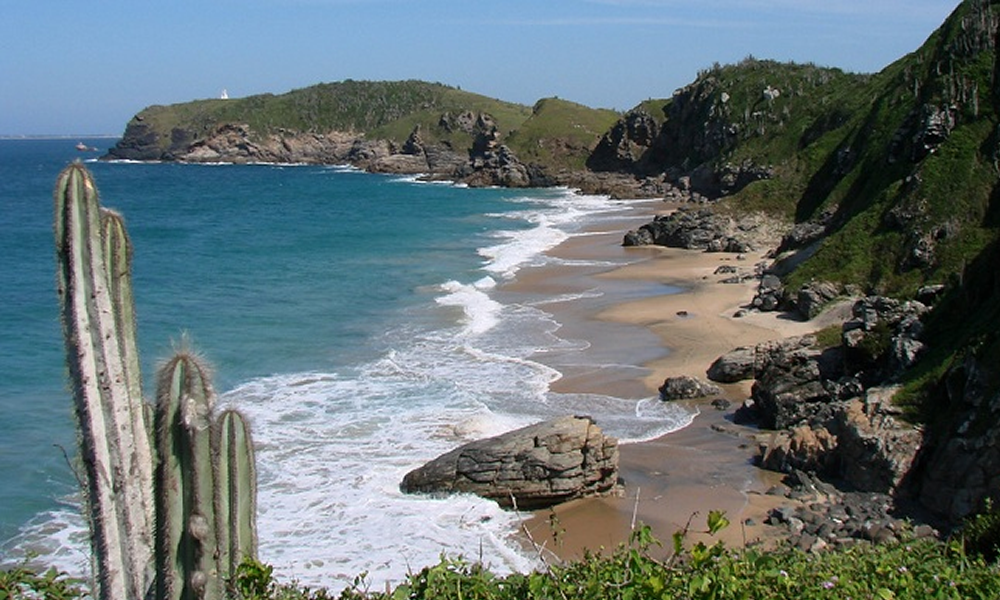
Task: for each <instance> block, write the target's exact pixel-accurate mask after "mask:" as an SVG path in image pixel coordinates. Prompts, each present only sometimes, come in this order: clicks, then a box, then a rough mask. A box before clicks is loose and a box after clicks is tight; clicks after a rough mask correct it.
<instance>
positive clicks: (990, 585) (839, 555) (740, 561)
mask: <svg viewBox="0 0 1000 600" xmlns="http://www.w3.org/2000/svg"><path fill="white" fill-rule="evenodd" d="M726 525H728V521H726V519H725V516H724V515H722V514H721V513H717V512H713V513H711V514H710V517H709V521H708V530H707V533H716V532H717V531H718V530H719V529H721V528H723V527H725V526H726ZM685 542H686V536H685V534H684V533H683V532H679V533H677V534H675V535H674V537H673V544H672V548H671V549H670V550H669V551H668V550H667V549H664V548H662V546H661V544H660V542H659V541H658V540H656V539H655V538H654V537H653V536H652V534H651V532H650V529H649V528H648V527H646V526H640V527H639V528H637V529H636V530H635V531H634V532H633V534H632V536H631V539H630V540H629V543H628V544H622V545H621V546H619V547H618V548H617V549H616V550H614V552H612V553H610V554H607V555H598V554H588V555H587V556H586V557H585V558H583V559H582V560H579V561H575V562H571V563H568V564H564V565H558V566H556V565H553V566H550V567H548V568H547V569H546V570H544V571H540V572H535V573H530V574H521V573H515V574H511V575H507V576H505V577H501V576H497V575H495V574H493V573H491V572H490V571H489V570H488V569H486V568H485V567H483V566H482V565H481V564H478V563H473V562H468V561H466V560H464V559H462V558H444V557H443V558H442V559H441V562H439V563H438V564H437V565H434V566H431V567H426V568H424V569H422V570H420V571H419V572H417V573H413V574H411V575H410V576H409V577H407V579H406V581H405V582H403V583H402V584H401V585H399V586H398V587H396V588H395V589H394V590H389V589H387V590H385V591H373V590H370V589H369V587H368V581H367V579H366V577H365V576H364V575H362V576H359V577H357V578H356V579H355V580H354V581H353V583H352V584H351V585H350V586H349V587H348V588H347V589H345V590H343V591H342V592H340V593H339V594H335V593H332V592H329V591H327V590H323V589H318V590H312V589H308V588H303V587H300V586H297V585H295V584H294V583H293V584H279V583H278V582H277V581H276V579H275V577H274V569H273V568H272V567H271V566H269V565H266V564H262V563H260V562H257V561H255V560H253V559H250V558H247V559H245V560H244V561H243V563H242V564H241V565H240V567H239V569H238V571H237V576H236V578H235V579H234V580H233V581H230V585H229V597H231V598H233V599H235V600H333V599H335V598H337V599H339V600H422V599H426V600H431V599H433V600H448V599H455V600H459V599H461V600H472V599H483V600H507V599H510V600H515V599H523V598H538V599H552V600H567V599H583V600H586V599H590V598H593V599H595V600H596V599H601V600H604V599H622V600H630V599H636V600H638V599H644V598H658V599H685V600H727V599H733V600H737V599H746V600H749V599H755V600H761V599H767V598H774V599H779V598H797V599H798V600H812V599H824V598H830V599H838V600H844V599H848V598H850V599H853V600H861V599H874V600H906V599H913V600H918V599H919V600H925V599H954V600H967V599H982V600H986V599H996V598H1000V564H998V563H997V562H996V561H995V560H993V561H988V560H987V559H986V558H984V556H983V555H980V554H973V553H972V550H973V549H972V547H969V549H968V551H967V549H966V546H967V544H966V543H964V542H963V540H962V538H957V539H956V540H955V541H952V542H940V541H936V540H929V539H923V540H908V541H907V540H904V541H902V542H900V543H897V544H891V545H880V546H874V545H871V544H868V543H859V544H857V545H855V546H853V547H850V548H842V549H840V550H836V551H830V552H822V553H819V554H805V553H803V552H801V551H798V550H796V549H793V548H787V547H785V548H779V549H777V550H772V551H762V550H758V549H745V550H733V549H727V548H726V547H725V546H723V544H722V543H716V544H713V545H708V544H705V543H703V542H698V543H696V544H694V545H689V544H686V543H685ZM668 554H669V558H658V557H659V556H666V555H668ZM83 597H86V594H85V592H83V591H82V590H81V588H79V587H78V586H77V582H74V581H73V580H71V579H68V578H66V577H65V576H64V575H62V574H59V573H56V572H55V571H53V570H50V571H48V572H47V573H43V574H38V573H35V572H33V571H31V570H30V569H27V568H25V567H17V568H15V569H12V570H9V571H0V600H7V599H15V598H32V599H35V598H37V599H44V600H59V599H69V598H83Z"/></svg>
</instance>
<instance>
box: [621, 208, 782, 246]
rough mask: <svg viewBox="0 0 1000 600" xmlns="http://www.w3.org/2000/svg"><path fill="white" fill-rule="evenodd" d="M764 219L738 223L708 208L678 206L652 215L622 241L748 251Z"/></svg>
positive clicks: (630, 244)
mask: <svg viewBox="0 0 1000 600" xmlns="http://www.w3.org/2000/svg"><path fill="white" fill-rule="evenodd" d="M761 228H766V225H765V224H764V223H755V224H752V225H750V224H744V225H742V226H741V225H740V224H738V223H737V222H736V221H734V220H733V219H731V218H729V217H725V216H722V215H717V214H715V213H714V212H712V211H711V210H708V209H697V210H696V209H691V208H681V209H678V210H676V211H674V212H672V213H670V214H669V215H661V216H658V217H656V218H655V219H654V220H653V221H652V222H650V223H646V224H645V225H643V226H642V227H640V228H639V229H638V230H634V231H630V232H628V233H627V234H626V235H625V238H624V240H623V242H622V243H623V245H625V246H637V245H648V244H655V245H658V246H667V247H670V248H686V249H688V250H705V251H707V252H731V253H737V254H739V253H746V252H751V251H752V250H753V248H754V243H753V240H752V239H751V238H755V237H758V236H759V232H758V229H761Z"/></svg>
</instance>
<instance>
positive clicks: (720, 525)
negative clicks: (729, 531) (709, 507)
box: [708, 510, 729, 535]
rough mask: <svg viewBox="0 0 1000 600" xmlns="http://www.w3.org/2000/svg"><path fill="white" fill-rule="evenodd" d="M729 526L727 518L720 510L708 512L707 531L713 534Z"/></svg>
mask: <svg viewBox="0 0 1000 600" xmlns="http://www.w3.org/2000/svg"><path fill="white" fill-rule="evenodd" d="M726 527H729V519H727V518H726V513H725V512H723V511H721V510H713V511H710V512H709V513H708V532H709V533H710V534H712V535H715V534H717V533H719V532H720V531H722V530H723V529H725V528H726Z"/></svg>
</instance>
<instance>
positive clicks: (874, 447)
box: [837, 390, 923, 493]
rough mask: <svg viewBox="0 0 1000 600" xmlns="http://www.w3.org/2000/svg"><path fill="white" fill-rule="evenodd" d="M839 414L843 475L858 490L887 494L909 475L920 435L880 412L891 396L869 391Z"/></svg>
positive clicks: (889, 415) (920, 433)
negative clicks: (864, 396)
mask: <svg viewBox="0 0 1000 600" xmlns="http://www.w3.org/2000/svg"><path fill="white" fill-rule="evenodd" d="M866 400H867V401H866V402H862V401H861V400H853V401H851V402H849V403H848V404H847V405H846V407H845V408H844V410H843V411H842V412H841V413H840V414H839V415H838V419H837V420H838V422H837V428H838V430H839V432H840V435H839V436H838V439H839V452H840V454H841V463H842V465H843V471H842V476H843V477H844V479H845V480H846V481H847V482H849V483H850V484H851V485H853V486H854V487H855V488H857V489H858V490H862V491H871V492H882V493H889V492H892V491H893V490H895V489H897V488H898V486H899V485H900V484H901V483H902V481H903V480H904V478H905V477H906V476H907V475H908V474H909V472H910V469H911V467H912V466H913V463H914V461H915V460H916V456H917V452H918V451H919V450H920V446H921V444H922V442H923V433H922V432H921V431H919V430H917V429H915V428H914V427H912V426H910V425H906V424H904V423H902V422H901V421H899V420H898V419H896V418H895V417H894V416H893V415H892V414H891V413H887V412H886V411H884V410H882V409H881V406H882V403H883V402H886V403H889V402H891V394H884V395H882V394H880V393H879V392H878V391H876V390H871V391H869V392H868V394H867V397H866Z"/></svg>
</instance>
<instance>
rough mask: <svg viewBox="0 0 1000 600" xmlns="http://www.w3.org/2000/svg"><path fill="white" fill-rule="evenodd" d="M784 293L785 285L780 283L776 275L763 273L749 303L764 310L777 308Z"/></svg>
mask: <svg viewBox="0 0 1000 600" xmlns="http://www.w3.org/2000/svg"><path fill="white" fill-rule="evenodd" d="M784 294H785V286H784V284H782V283H781V279H780V278H779V277H778V276H777V275H773V274H770V273H769V274H765V275H764V276H763V277H761V280H760V284H759V285H758V286H757V294H756V295H755V296H754V298H753V300H752V301H751V305H752V306H753V307H754V308H756V309H758V310H761V311H764V312H770V311H774V310H778V308H780V307H781V305H782V301H783V299H784Z"/></svg>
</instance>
